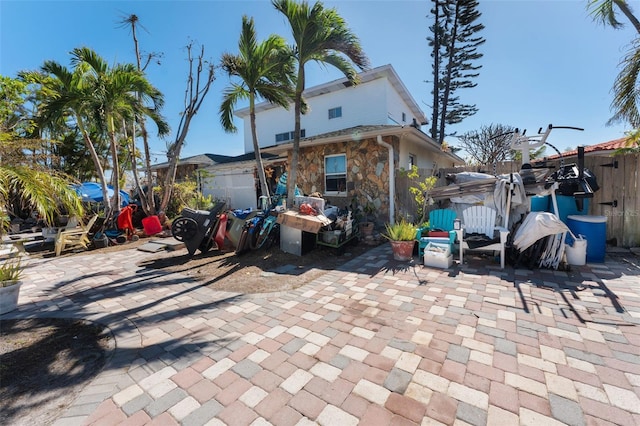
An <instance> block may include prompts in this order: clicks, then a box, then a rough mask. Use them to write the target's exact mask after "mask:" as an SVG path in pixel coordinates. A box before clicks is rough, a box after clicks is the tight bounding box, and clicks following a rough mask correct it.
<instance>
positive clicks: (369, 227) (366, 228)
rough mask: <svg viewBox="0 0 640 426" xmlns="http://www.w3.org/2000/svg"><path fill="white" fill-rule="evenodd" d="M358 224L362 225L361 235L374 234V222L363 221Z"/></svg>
mask: <svg viewBox="0 0 640 426" xmlns="http://www.w3.org/2000/svg"><path fill="white" fill-rule="evenodd" d="M358 226H359V227H360V235H362V236H363V237H369V236H371V235H373V222H362V223H360V224H359V225H358Z"/></svg>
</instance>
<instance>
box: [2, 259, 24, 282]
mask: <svg viewBox="0 0 640 426" xmlns="http://www.w3.org/2000/svg"><path fill="white" fill-rule="evenodd" d="M23 271H24V265H22V262H21V260H20V258H19V257H16V258H11V259H8V260H5V261H4V262H2V264H0V287H9V286H12V285H15V284H17V283H18V281H19V280H20V277H21V276H22V272H23Z"/></svg>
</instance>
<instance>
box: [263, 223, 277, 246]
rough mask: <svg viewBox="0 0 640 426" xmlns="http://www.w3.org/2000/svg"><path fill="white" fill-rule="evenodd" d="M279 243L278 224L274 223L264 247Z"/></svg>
mask: <svg viewBox="0 0 640 426" xmlns="http://www.w3.org/2000/svg"><path fill="white" fill-rule="evenodd" d="M278 245H280V224H279V223H274V224H273V226H272V228H271V230H270V231H269V234H268V235H267V239H266V241H265V243H264V248H265V249H267V250H268V249H270V248H271V247H273V246H278Z"/></svg>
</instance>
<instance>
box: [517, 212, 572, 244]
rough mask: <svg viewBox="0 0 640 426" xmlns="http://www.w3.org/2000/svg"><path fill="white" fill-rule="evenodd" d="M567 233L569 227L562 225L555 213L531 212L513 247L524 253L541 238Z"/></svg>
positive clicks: (519, 229)
mask: <svg viewBox="0 0 640 426" xmlns="http://www.w3.org/2000/svg"><path fill="white" fill-rule="evenodd" d="M567 231H569V228H567V225H565V224H564V223H562V222H561V221H560V219H558V217H557V216H556V215H554V214H553V213H547V212H531V213H529V214H528V215H527V217H526V218H525V219H524V221H523V222H522V225H520V227H519V228H518V230H517V231H516V235H515V236H514V238H513V245H514V246H515V248H517V249H518V250H520V251H524V250H526V249H528V248H529V247H531V246H532V245H534V244H535V243H536V241H538V240H539V239H541V238H544V237H548V236H549V235H556V234H561V233H564V232H567Z"/></svg>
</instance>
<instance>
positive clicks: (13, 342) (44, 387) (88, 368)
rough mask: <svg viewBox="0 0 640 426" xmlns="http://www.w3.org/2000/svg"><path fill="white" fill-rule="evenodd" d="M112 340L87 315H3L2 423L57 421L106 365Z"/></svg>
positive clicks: (0, 324)
mask: <svg viewBox="0 0 640 426" xmlns="http://www.w3.org/2000/svg"><path fill="white" fill-rule="evenodd" d="M110 343H111V342H110V337H109V335H108V334H104V333H103V328H102V327H99V326H96V325H94V324H90V323H87V322H84V321H77V320H65V319H52V318H48V319H21V320H2V321H0V424H3V425H25V426H33V425H49V424H51V423H53V422H54V421H55V420H56V419H57V418H58V417H59V416H60V414H61V413H62V412H63V411H64V410H65V409H66V407H67V406H68V405H69V404H70V403H71V402H72V401H73V400H74V399H75V397H76V395H77V394H78V392H79V391H80V390H81V389H82V388H83V387H84V386H85V385H86V384H87V383H88V382H89V381H90V380H91V379H93V378H94V377H95V375H96V373H97V372H99V371H100V370H101V369H102V367H103V366H104V363H105V361H106V357H107V353H108V352H107V349H108V347H109V345H110Z"/></svg>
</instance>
